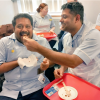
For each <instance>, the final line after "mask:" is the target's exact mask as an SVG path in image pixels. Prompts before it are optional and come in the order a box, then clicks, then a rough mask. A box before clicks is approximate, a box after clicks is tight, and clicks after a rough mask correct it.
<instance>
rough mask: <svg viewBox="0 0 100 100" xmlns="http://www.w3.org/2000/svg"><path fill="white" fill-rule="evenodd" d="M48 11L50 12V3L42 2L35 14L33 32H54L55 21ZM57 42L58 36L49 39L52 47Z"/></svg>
mask: <svg viewBox="0 0 100 100" xmlns="http://www.w3.org/2000/svg"><path fill="white" fill-rule="evenodd" d="M47 13H48V5H47V4H46V3H41V4H40V5H39V7H38V8H37V13H36V14H35V15H34V16H33V33H35V34H36V33H43V32H53V33H54V29H55V24H54V21H53V19H52V17H51V16H50V15H49V14H47ZM51 35H52V34H51ZM55 43H56V38H54V39H50V40H49V44H50V46H51V48H53V46H54V45H55Z"/></svg>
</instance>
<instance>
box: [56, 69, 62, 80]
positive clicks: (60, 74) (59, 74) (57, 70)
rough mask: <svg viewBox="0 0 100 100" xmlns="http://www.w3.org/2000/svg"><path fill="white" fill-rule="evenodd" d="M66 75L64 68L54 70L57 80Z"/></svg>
mask: <svg viewBox="0 0 100 100" xmlns="http://www.w3.org/2000/svg"><path fill="white" fill-rule="evenodd" d="M63 73H64V69H63V68H59V69H55V70H54V76H55V78H56V79H57V78H61V77H62V76H63Z"/></svg>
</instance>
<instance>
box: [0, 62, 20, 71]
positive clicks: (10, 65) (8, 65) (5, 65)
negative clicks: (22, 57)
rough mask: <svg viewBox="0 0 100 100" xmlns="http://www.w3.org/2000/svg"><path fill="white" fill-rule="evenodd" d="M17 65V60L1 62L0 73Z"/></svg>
mask: <svg viewBox="0 0 100 100" xmlns="http://www.w3.org/2000/svg"><path fill="white" fill-rule="evenodd" d="M17 66H19V65H18V63H17V61H12V62H7V63H3V64H2V65H0V73H5V72H8V71H10V70H12V69H14V68H16V67H17Z"/></svg>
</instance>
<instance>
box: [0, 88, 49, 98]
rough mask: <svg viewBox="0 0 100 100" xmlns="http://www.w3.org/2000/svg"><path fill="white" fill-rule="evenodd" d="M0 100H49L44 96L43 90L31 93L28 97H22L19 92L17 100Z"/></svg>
mask: <svg viewBox="0 0 100 100" xmlns="http://www.w3.org/2000/svg"><path fill="white" fill-rule="evenodd" d="M0 100H49V99H48V98H46V97H45V96H44V95H43V93H42V89H40V90H38V91H36V92H34V93H31V94H28V95H26V96H22V94H21V92H19V95H18V98H17V99H13V98H9V97H5V96H0Z"/></svg>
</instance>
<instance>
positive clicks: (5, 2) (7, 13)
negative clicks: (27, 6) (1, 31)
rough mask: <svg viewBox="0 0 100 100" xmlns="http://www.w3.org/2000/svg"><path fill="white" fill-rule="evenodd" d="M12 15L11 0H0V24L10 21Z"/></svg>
mask: <svg viewBox="0 0 100 100" xmlns="http://www.w3.org/2000/svg"><path fill="white" fill-rule="evenodd" d="M13 17H14V7H13V2H12V1H11V0H0V25H3V24H9V23H11V22H12V19H13Z"/></svg>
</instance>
